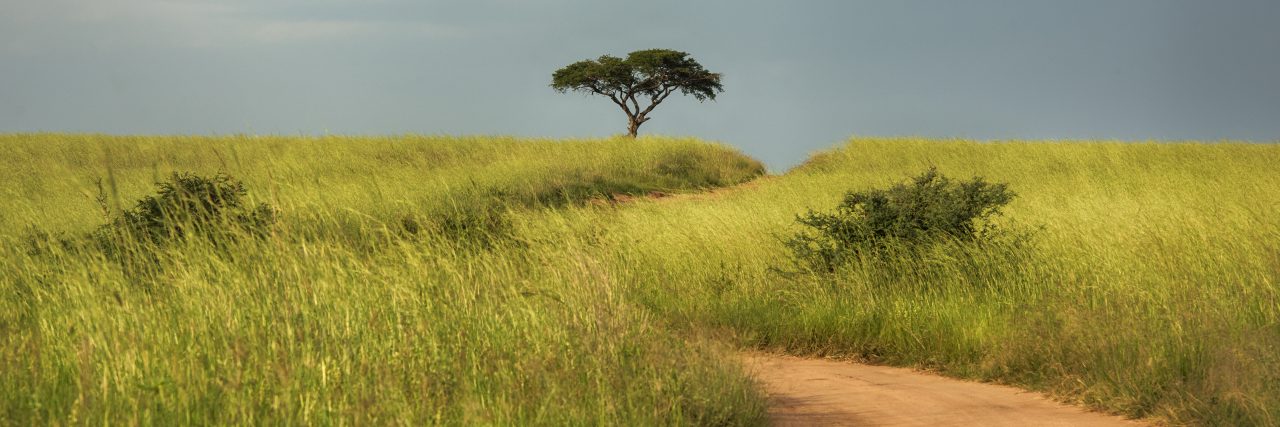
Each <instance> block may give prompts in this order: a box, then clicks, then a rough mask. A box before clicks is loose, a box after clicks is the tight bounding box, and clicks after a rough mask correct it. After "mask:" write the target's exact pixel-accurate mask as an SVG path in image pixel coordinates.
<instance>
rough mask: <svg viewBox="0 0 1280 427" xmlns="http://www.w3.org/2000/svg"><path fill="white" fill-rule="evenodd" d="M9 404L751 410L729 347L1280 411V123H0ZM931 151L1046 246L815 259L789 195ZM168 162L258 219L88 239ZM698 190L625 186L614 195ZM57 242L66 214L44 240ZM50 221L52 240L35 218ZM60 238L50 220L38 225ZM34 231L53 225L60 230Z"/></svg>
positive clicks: (479, 417) (1118, 406) (392, 414)
mask: <svg viewBox="0 0 1280 427" xmlns="http://www.w3.org/2000/svg"><path fill="white" fill-rule="evenodd" d="M0 147H3V148H4V149H5V150H6V154H5V155H3V156H0V196H2V197H5V198H6V199H8V200H12V201H13V202H12V203H10V204H7V205H3V206H0V239H2V240H3V243H4V245H3V247H2V249H0V255H2V258H0V293H2V294H3V298H0V344H2V345H0V374H2V375H0V396H2V397H3V399H0V402H3V403H2V404H3V406H2V407H0V408H2V410H3V412H2V413H0V420H5V421H7V422H8V423H11V424H24V425H25V424H32V423H58V424H69V423H165V424H174V423H202V424H203V423H263V424H304V423H306V424H312V423H316V424H342V423H346V424H356V423H358V424H366V423H380V424H381V423H392V424H423V423H443V424H460V423H461V424H601V423H610V424H751V423H759V422H761V421H762V420H763V415H762V414H763V406H762V400H761V398H760V396H759V395H758V394H757V393H756V392H755V391H753V389H752V387H751V384H750V382H749V381H748V380H747V379H745V378H744V377H743V375H742V373H741V372H740V371H739V370H738V368H736V367H735V365H734V364H733V363H732V362H731V361H729V360H730V359H727V358H726V357H725V351H724V350H725V348H723V347H722V344H716V343H715V342H714V341H710V340H705V339H703V338H701V337H707V336H711V337H719V338H729V340H728V341H729V342H730V343H734V344H736V345H739V346H745V347H755V348H767V349H775V350H781V351H787V352H792V353H796V354H813V355H817V354H821V355H834V356H844V357H851V358H858V359H864V360H870V361H875V362H880V363H890V364H898V365H912V366H919V367H924V368H928V369H935V370H939V371H942V372H945V373H947V374H949V375H954V376H959V377H966V378H979V379H986V380H994V381H998V382H1004V383H1011V384H1016V385H1020V386H1023V387H1028V388H1032V389H1036V390H1044V391H1048V392H1050V393H1052V394H1054V395H1055V396H1057V397H1059V398H1061V399H1064V400H1070V401H1077V402H1080V403H1084V404H1087V405H1089V406H1092V407H1095V408H1101V409H1106V410H1110V411H1114V412H1118V413H1123V414H1127V415H1130V416H1135V417H1157V418H1162V419H1164V420H1167V421H1170V422H1173V423H1187V424H1218V425H1249V424H1255V425H1266V424H1277V423H1280V389H1277V388H1276V387H1275V384H1280V357H1278V356H1277V355H1280V284H1278V282H1280V218H1277V216H1276V215H1275V213H1276V212H1280V192H1277V191H1276V190H1275V189H1276V188H1280V168H1278V167H1277V166H1276V165H1280V147H1277V146H1275V145H1249V144H1236V143H1218V144H1200V143H1176V144H1155V143H1146V144H1122V143H1106V142H1016V141H1012V142H999V143H977V142H971V141H959V140H955V141H937V140H921V139H859V140H854V141H851V142H849V143H848V144H847V145H846V146H844V147H840V148H838V149H835V150H831V151H828V152H824V153H819V154H817V155H815V156H814V157H813V158H812V159H810V161H808V162H807V163H806V164H805V165H802V166H801V167H799V168H797V169H795V170H793V171H791V172H789V173H787V174H785V175H782V176H777V177H766V178H761V179H758V180H756V181H754V182H750V183H746V184H744V185H741V186H739V187H738V188H734V189H728V190H720V191H715V192H712V193H710V194H705V193H702V194H694V193H693V192H694V191H695V190H700V189H711V188H714V187H719V186H728V185H734V184H739V183H743V182H746V181H747V180H749V179H751V178H753V177H755V176H757V175H759V174H760V173H761V171H762V169H761V167H760V165H759V164H758V163H756V162H754V161H752V160H750V159H748V158H745V157H743V156H741V155H740V154H738V153H737V152H735V151H733V150H730V149H727V148H725V147H722V146H717V145H711V144H705V143H700V142H696V141H692V140H673V139H661V138H642V139H640V140H638V141H631V140H607V141H565V142H554V141H532V140H517V139H510V138H446V137H416V136H407V137H387V138H285V137H265V138H260V137H222V138H205V137H189V138H175V137H102V136H81V135H11V136H4V137H0ZM930 166H936V167H937V168H938V170H939V171H940V172H942V173H944V174H946V175H948V176H951V177H954V178H961V179H963V178H966V177H968V176H970V175H980V176H983V177H985V178H986V179H988V180H989V181H993V182H1006V183H1009V184H1010V188H1011V190H1013V191H1015V192H1016V193H1018V195H1019V197H1018V198H1017V199H1015V200H1014V201H1013V203H1011V204H1010V205H1009V206H1008V207H1007V208H1006V209H1005V216H1004V217H1003V218H1002V219H1001V221H1002V224H1001V225H1002V226H1005V227H1009V228H1013V229H1018V230H1023V231H1026V232H1029V233H1030V235H1031V237H1030V240H1028V245H1026V246H1009V245H988V246H975V245H967V244H951V245H944V246H938V247H934V248H931V249H930V250H927V251H909V252H904V254H909V255H910V256H903V257H899V258H893V257H866V258H863V259H860V260H858V261H857V262H854V263H853V264H851V265H849V266H847V267H845V268H843V269H841V270H838V271H837V272H835V273H832V274H808V273H803V274H802V273H796V272H794V271H791V270H794V269H793V268H791V267H793V266H792V264H791V261H790V260H789V254H788V252H787V249H786V246H785V245H784V243H783V242H784V240H785V238H786V237H788V236H790V235H792V234H793V233H795V232H796V231H798V226H797V225H796V223H795V221H794V220H795V217H796V215H797V214H800V213H803V212H805V211H807V210H809V209H816V210H828V209H833V208H834V207H835V206H836V204H837V203H838V201H839V199H840V197H841V196H842V195H843V194H844V193H845V192H846V191H849V190H865V189H869V188H876V187H885V186H888V185H890V184H892V183H894V182H897V181H900V180H903V179H906V178H908V177H910V176H913V175H916V174H919V173H920V172H922V171H924V170H925V169H927V168H928V167H930ZM173 170H191V171H195V172H200V173H205V174H209V173H212V172H214V171H218V170H221V171H225V172H227V173H230V174H231V175H233V176H235V177H237V178H240V179H242V180H244V181H245V183H246V186H247V187H248V188H249V190H250V198H251V199H253V200H251V202H254V203H256V202H265V203H269V204H271V205H273V206H276V207H277V208H279V209H280V211H281V219H280V223H279V225H278V227H277V228H276V229H274V230H273V231H272V232H271V234H269V236H268V237H265V238H243V239H234V240H233V241H232V242H231V243H218V244H214V243H212V242H208V241H203V240H199V239H194V240H187V241H182V242H179V243H176V244H172V245H169V246H163V247H156V248H150V249H151V250H152V253H153V254H154V257H153V258H151V259H149V262H150V263H149V264H146V266H147V267H146V268H142V269H133V268H126V267H125V266H122V264H121V263H120V262H119V261H118V260H115V259H112V258H110V257H107V256H105V255H102V254H100V253H95V252H93V251H91V250H85V249H78V248H77V247H76V246H75V245H71V246H69V247H64V246H62V245H60V244H56V242H55V241H52V240H48V239H46V240H41V239H31V238H24V237H23V236H28V237H29V236H33V235H36V234H38V233H36V234H32V232H31V231H30V230H31V229H30V228H29V227H30V226H33V225H34V226H35V227H36V229H38V230H37V231H41V230H42V231H44V232H47V233H52V234H54V235H56V234H57V233H60V232H61V233H69V234H70V235H73V236H74V235H75V234H77V233H84V232H87V231H89V230H91V229H92V228H93V227H95V226H96V225H97V224H99V223H101V221H102V219H101V213H100V212H98V211H97V210H96V208H95V204H94V201H93V200H92V199H93V198H94V197H95V195H96V191H97V184H96V183H97V181H96V180H97V179H99V178H100V179H101V180H102V183H103V188H104V193H107V194H108V199H110V200H111V202H110V203H109V204H112V205H114V206H116V207H117V208H119V207H127V205H128V203H129V201H131V200H135V199H137V198H138V197H140V196H142V195H144V194H146V193H148V192H149V191H151V182H153V181H155V180H157V179H159V178H162V177H164V176H166V175H167V174H168V173H169V172H170V171H173ZM652 191H660V192H666V193H690V194H685V195H677V196H676V197H666V198H657V199H642V200H636V201H634V202H632V203H625V204H609V203H590V202H587V201H589V200H593V199H594V200H608V199H610V198H613V197H614V196H613V195H616V194H632V195H638V194H646V193H649V192H652ZM54 240H56V239H54ZM33 242H34V243H35V244H36V245H37V246H40V247H37V248H34V249H33V248H31V247H29V245H31V244H32V243H33ZM40 242H45V243H40ZM41 245H43V246H41Z"/></svg>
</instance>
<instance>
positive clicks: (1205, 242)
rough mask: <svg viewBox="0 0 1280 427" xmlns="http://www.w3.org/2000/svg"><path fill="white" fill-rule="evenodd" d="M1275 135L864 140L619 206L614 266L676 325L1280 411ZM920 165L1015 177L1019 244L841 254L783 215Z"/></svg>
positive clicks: (858, 354) (1249, 414)
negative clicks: (723, 185) (806, 263)
mask: <svg viewBox="0 0 1280 427" xmlns="http://www.w3.org/2000/svg"><path fill="white" fill-rule="evenodd" d="M1277 165H1280V147H1277V146H1275V145H1252V144H1233V143H1222V144H1198V143H1182V144H1156V143H1148V144H1125V143H1092V142H1061V143H1048V142H1004V143H975V142H966V141H931V140H918V139H890V140H872V139H866V140H855V141H853V142H850V143H849V144H848V145H846V146H844V147H841V148H839V149H837V150H833V151H829V152H825V153H821V154H818V155H816V156H814V158H813V159H811V160H810V161H809V162H807V163H806V164H805V165H802V166H801V167H799V168H797V169H796V170H794V171H791V172H790V173H788V174H786V175H784V176H782V177H777V178H772V179H766V180H763V181H762V182H761V183H760V184H759V185H756V186H750V187H749V188H745V189H742V190H740V191H729V192H725V193H723V195H722V196H721V197H715V198H705V197H690V198H688V199H687V200H669V201H657V202H653V203H647V204H644V205H640V206H636V207H635V208H634V209H627V210H622V211H617V212H607V213H605V214H604V215H605V217H603V218H590V219H584V220H582V222H584V223H591V224H595V223H604V224H610V225H609V227H608V228H607V230H605V231H604V233H605V234H606V235H607V236H608V237H607V238H605V239H606V240H608V241H610V242H612V251H611V256H612V257H613V259H612V260H611V261H610V262H608V264H609V265H610V267H611V268H610V271H611V272H612V274H614V275H616V276H617V277H619V278H620V280H621V281H622V282H624V283H627V284H629V289H630V290H631V292H633V293H634V294H635V295H637V296H638V298H639V299H640V300H641V301H644V302H645V304H646V306H648V307H650V308H652V309H654V310H655V311H657V312H659V313H662V315H663V316H664V317H666V318H667V319H668V321H669V322H671V323H672V324H675V325H695V326H697V327H699V328H708V327H710V328H723V329H726V330H729V331H734V333H735V334H736V335H737V336H739V339H740V340H741V342H742V343H743V344H744V345H747V346H753V347H763V348H773V349H780V350H784V351H788V352H792V353H799V354H824V355H840V356H848V357H855V358H860V359H867V360H872V361H877V362H882V363H891V364H902V365H914V366H921V367H927V368H931V369H938V370H942V371H944V372H947V373H949V374H951V375H956V376H961V377H969V378H982V379H992V380H998V381H1002V382H1008V383H1013V384H1018V385H1022V386H1026V387H1030V388H1034V389H1038V390H1046V391H1050V392H1052V393H1053V394H1055V395H1057V396H1059V397H1061V398H1063V399H1067V400H1073V401H1080V402H1083V403H1087V404H1088V405H1090V406H1093V407H1097V408H1104V409H1108V410H1112V411H1117V412H1120V413H1124V414H1128V415H1132V416H1143V417H1146V416H1158V417H1164V418H1166V419H1169V420H1172V421H1175V422H1192V423H1209V424H1226V425H1238V424H1273V423H1276V422H1280V389H1277V388H1275V387H1274V385H1275V384H1280V357H1278V356H1277V355H1278V354H1280V323H1278V322H1280V284H1278V282H1280V217H1277V216H1276V214H1275V213H1276V212H1280V191H1277V189H1280V167H1278V166H1277ZM929 166H937V167H938V169H939V170H940V171H941V172H943V173H945V174H947V175H949V176H953V177H956V178H963V177H967V176H972V175H979V176H984V177H986V178H987V179H988V180H990V181H994V182H1007V183H1009V184H1010V187H1011V189H1012V190H1013V191H1015V192H1017V193H1018V194H1019V195H1020V196H1019V197H1018V198H1017V199H1016V200H1015V201H1014V202H1013V203H1012V204H1011V205H1010V206H1009V207H1008V209H1007V211H1006V215H1005V217H1004V219H1003V222H1004V223H1005V224H1006V225H1009V226H1011V227H1015V228H1018V229H1020V230H1023V231H1029V232H1032V233H1033V234H1032V240H1031V242H1032V245H1033V249H1032V250H1029V251H1025V252H1018V251H1013V250H1011V249H1009V248H1004V247H1000V246H992V247H989V248H988V249H981V248H977V249H975V248H971V247H970V248H966V247H963V246H951V247H943V248H939V249H938V250H935V251H933V252H932V253H931V255H929V256H926V257H924V258H923V259H918V260H915V261H907V260H903V261H899V262H889V263H887V264H886V263H885V262H881V261H875V262H872V261H864V262H863V263H861V264H858V265H854V266H852V267H851V268H848V269H846V270H845V271H842V272H841V273H839V274H836V275H832V276H811V275H800V276H790V275H787V274H785V273H783V274H780V273H778V272H776V271H774V269H783V270H786V269H788V268H790V267H791V264H790V263H789V261H788V256H789V254H788V253H787V252H786V250H785V248H784V246H783V245H782V243H781V241H780V239H779V237H785V236H788V235H790V234H791V233H794V232H795V231H797V226H796V225H795V223H794V218H795V215H797V214H799V213H802V212H804V211H805V210H807V209H809V208H813V209H819V210H830V209H833V208H834V207H835V205H836V204H837V202H838V200H839V197H841V196H842V195H843V193H844V192H845V191H848V190H862V189H867V188H873V187H886V186H888V185H889V184H891V183H894V182H899V181H901V180H903V179H906V178H907V177H909V176H914V175H916V174H918V173H920V172H922V171H924V170H925V169H927V168H928V167H929Z"/></svg>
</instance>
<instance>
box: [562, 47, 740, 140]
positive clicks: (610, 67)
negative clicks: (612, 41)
mask: <svg viewBox="0 0 1280 427" xmlns="http://www.w3.org/2000/svg"><path fill="white" fill-rule="evenodd" d="M551 87H552V88H553V89H555V90H556V91H558V92H560V93H564V92H568V91H577V92H584V93H593V94H596V95H603V96H606V97H608V98H609V100H611V101H613V103H614V104H617V105H618V106H619V107H622V111H623V112H625V113H627V134H628V135H630V136H632V137H635V136H636V133H637V132H638V131H639V130H640V125H642V124H644V122H647V121H649V119H650V118H651V117H649V113H650V112H652V111H653V108H654V107H657V106H658V104H661V103H662V101H664V100H666V99H667V97H668V96H671V94H672V93H675V92H677V91H678V92H680V93H682V94H685V95H692V96H693V97H694V98H696V99H697V100H698V101H706V100H708V99H710V100H712V101H714V100H715V99H716V93H717V92H723V91H724V88H722V87H721V86H720V74H719V73H712V72H710V71H707V70H706V69H705V68H702V64H699V63H698V61H695V60H694V59H693V58H690V57H689V54H688V53H685V52H680V51H675V50H668V49H649V50H638V51H635V52H631V53H630V54H628V55H627V59H622V58H618V57H615V56H610V55H604V56H601V57H600V58H598V59H589V60H585V61H578V62H575V63H573V64H570V65H569V66H566V67H564V68H561V69H559V70H557V71H556V72H555V73H554V74H552V75H551ZM642 103H643V104H642Z"/></svg>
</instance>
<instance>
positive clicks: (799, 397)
mask: <svg viewBox="0 0 1280 427" xmlns="http://www.w3.org/2000/svg"><path fill="white" fill-rule="evenodd" d="M743 359H744V361H745V363H746V365H747V368H748V370H749V371H750V372H751V373H752V374H754V375H755V376H756V378H757V379H758V380H759V381H760V382H761V384H763V386H764V389H765V391H766V392H768V394H769V404H770V408H769V415H770V418H771V419H772V421H773V422H774V424H776V425H781V426H809V425H848V426H943V425H965V426H1139V425H1142V424H1140V423H1138V422H1134V421H1128V420H1124V419H1121V418H1119V417H1114V416H1109V415H1104V414H1099V413H1095V412H1088V411H1086V410H1084V409H1081V408H1075V407H1071V406H1066V405H1063V404H1060V403H1056V402H1054V401H1051V400H1048V399H1046V398H1044V397H1043V396H1041V395H1040V394H1038V393H1033V392H1028V391H1024V390H1019V389H1016V388H1013V387H1005V386H999V385H993V384H982V383H975V382H967V381H961V380H955V379H950V378H945V377H941V376H937V375H931V374H927V373H922V372H919V371H913V370H911V369H904V368H893V367H885V366H871V365H861V364H856V363H848V362H840V361H833V360H822V359H803V358H798V357H790V356H778V355H770V354H759V353H752V354H746V355H743Z"/></svg>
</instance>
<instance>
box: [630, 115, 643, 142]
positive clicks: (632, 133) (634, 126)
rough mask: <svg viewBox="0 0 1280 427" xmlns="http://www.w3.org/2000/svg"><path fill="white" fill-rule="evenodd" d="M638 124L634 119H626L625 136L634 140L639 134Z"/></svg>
mask: <svg viewBox="0 0 1280 427" xmlns="http://www.w3.org/2000/svg"><path fill="white" fill-rule="evenodd" d="M640 123H641V122H640V121H639V120H636V119H635V118H634V117H632V118H630V119H628V120H627V136H630V137H632V138H635V137H636V135H637V134H638V133H639V132H640Z"/></svg>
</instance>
